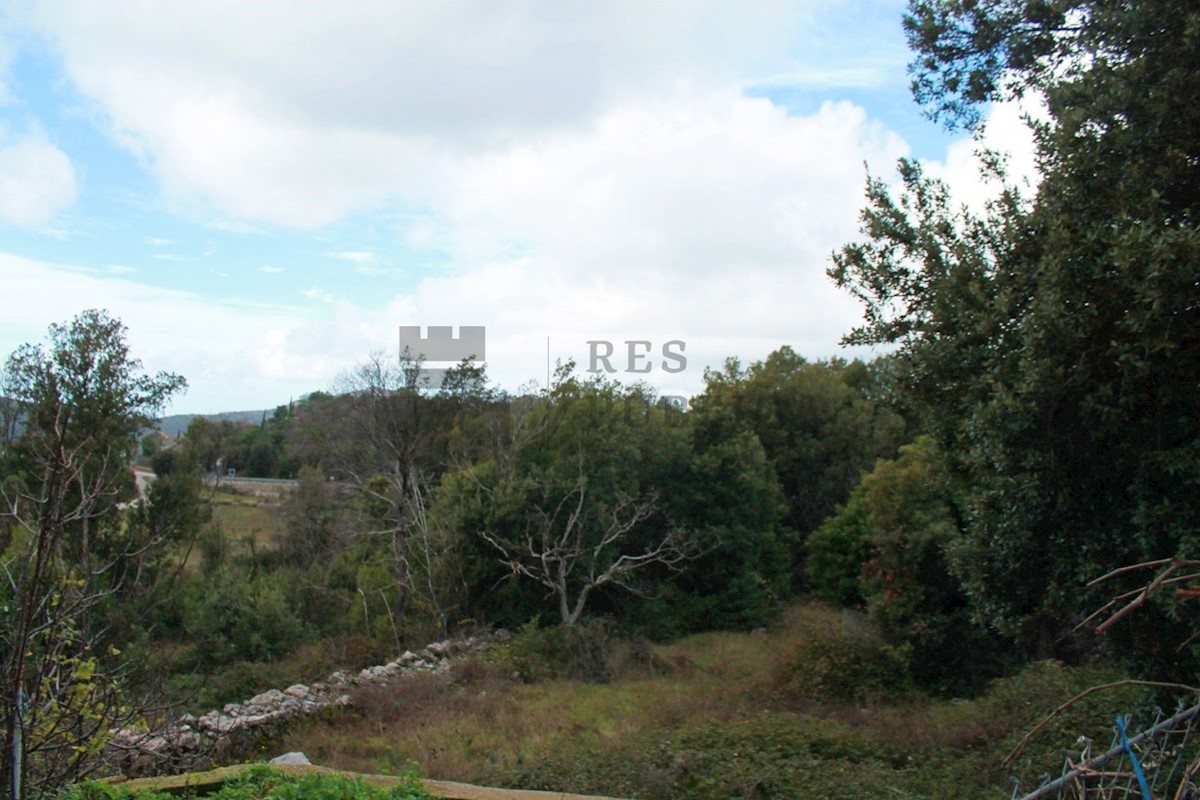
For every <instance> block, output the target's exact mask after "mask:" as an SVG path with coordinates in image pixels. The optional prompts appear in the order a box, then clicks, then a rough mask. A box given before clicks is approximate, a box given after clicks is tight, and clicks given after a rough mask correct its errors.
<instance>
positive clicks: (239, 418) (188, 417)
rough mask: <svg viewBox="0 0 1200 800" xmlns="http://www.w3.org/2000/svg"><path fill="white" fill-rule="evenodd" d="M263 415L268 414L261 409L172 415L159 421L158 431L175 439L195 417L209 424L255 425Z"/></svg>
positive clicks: (185, 430)
mask: <svg viewBox="0 0 1200 800" xmlns="http://www.w3.org/2000/svg"><path fill="white" fill-rule="evenodd" d="M264 414H268V412H267V411H264V410H263V409H261V408H260V409H257V410H255V411H223V412H221V413H220V414H172V415H171V416H169V417H163V418H162V419H161V420H159V423H158V429H159V430H160V431H162V432H163V433H165V434H167V435H169V436H176V437H177V436H182V435H183V434H184V433H185V432H187V429H188V425H191V424H192V420H194V419H196V418H197V417H203V418H204V419H206V420H208V421H210V422H222V421H224V420H229V421H230V422H250V423H255V424H257V423H259V422H261V421H262V418H263V415H264ZM268 416H269V414H268Z"/></svg>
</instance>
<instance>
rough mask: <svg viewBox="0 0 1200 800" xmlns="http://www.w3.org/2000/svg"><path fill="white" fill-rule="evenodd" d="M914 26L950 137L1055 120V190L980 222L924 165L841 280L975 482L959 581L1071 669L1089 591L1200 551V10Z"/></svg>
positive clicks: (869, 225)
mask: <svg viewBox="0 0 1200 800" xmlns="http://www.w3.org/2000/svg"><path fill="white" fill-rule="evenodd" d="M906 28H907V30H908V32H909V37H910V43H911V44H912V46H913V48H914V50H915V51H916V53H917V57H916V60H915V61H914V62H913V65H912V71H913V74H914V90H915V93H916V95H917V97H918V99H920V100H921V101H923V102H925V103H926V104H927V107H928V108H929V110H930V113H931V114H932V115H934V116H937V117H940V118H942V119H944V120H946V121H948V122H949V123H951V124H964V125H967V126H972V125H975V124H977V123H978V121H979V119H980V118H981V111H982V108H983V106H982V105H981V104H982V103H984V102H986V101H992V100H1002V99H1010V98H1012V97H1014V96H1018V95H1021V94H1023V93H1024V94H1035V95H1040V96H1041V97H1042V98H1044V100H1045V102H1046V106H1047V108H1048V111H1049V118H1048V119H1047V120H1046V121H1043V122H1040V123H1037V124H1036V125H1035V133H1036V139H1037V145H1038V167H1039V171H1040V173H1041V181H1040V183H1039V185H1038V188H1037V190H1036V194H1035V195H1034V196H1032V197H1028V198H1022V197H1021V196H1020V195H1019V194H1018V193H1017V192H1016V191H1015V190H1013V189H1011V188H1010V189H1007V190H1006V191H1004V192H1003V193H1002V194H1001V195H1000V196H999V197H998V199H997V200H995V201H994V202H993V203H992V204H991V205H990V206H989V207H988V209H987V210H986V212H983V213H980V214H972V213H971V212H969V211H966V210H964V209H962V208H958V207H956V204H955V203H954V201H953V199H952V197H951V196H950V195H949V193H948V190H947V189H946V187H944V186H942V185H941V184H939V183H937V182H935V181H931V180H929V179H927V178H926V177H925V176H924V175H923V174H922V172H921V170H920V168H919V167H918V166H917V165H916V164H914V163H911V162H904V163H902V164H901V176H902V180H903V187H902V189H901V190H900V192H899V194H898V195H896V196H893V194H892V193H891V192H890V191H889V190H888V188H887V186H886V185H885V184H884V183H883V182H882V181H879V180H872V181H871V182H870V183H869V186H868V201H869V204H868V207H867V208H866V210H865V211H864V214H863V220H864V225H863V233H864V234H865V240H864V241H862V242H857V243H853V244H850V245H847V246H846V247H845V248H843V249H842V250H841V252H840V253H838V254H837V255H835V258H834V264H833V266H832V267H831V269H830V275H831V276H832V277H833V279H834V280H835V281H836V282H837V283H838V284H839V285H840V286H842V287H844V288H846V289H847V290H849V291H851V292H852V293H853V294H855V295H856V296H857V297H858V298H859V299H860V300H862V301H863V303H864V307H865V311H866V315H865V320H866V321H865V324H864V325H863V326H862V327H860V328H858V329H856V330H855V331H853V332H851V333H850V334H849V336H848V337H847V340H848V341H852V342H858V343H867V342H871V343H893V344H896V345H898V346H899V351H898V356H897V361H898V364H900V365H901V366H900V369H899V370H898V374H899V377H900V380H901V382H902V387H903V390H904V391H905V392H906V393H907V394H908V395H909V396H910V397H911V398H912V399H913V400H914V402H915V403H917V404H919V405H920V406H921V407H922V409H923V411H924V413H925V414H926V415H927V418H928V419H929V420H930V422H931V424H932V426H933V428H934V431H935V432H936V434H937V436H938V438H939V444H940V446H941V448H942V450H943V451H944V452H945V453H946V454H947V459H948V462H949V465H950V468H951V470H952V471H954V472H955V473H956V474H957V475H958V476H959V477H961V478H963V479H965V481H966V486H967V489H966V491H965V494H964V501H963V513H964V533H963V537H962V539H961V540H960V541H958V542H956V543H954V544H953V545H952V546H951V548H950V549H951V550H952V551H953V552H952V555H953V558H952V563H953V569H954V571H955V574H956V575H957V576H958V577H959V579H961V580H962V581H963V584H964V586H965V587H966V588H967V590H968V592H969V594H970V596H971V598H972V601H973V602H974V604H975V606H976V609H977V610H978V611H979V612H981V613H982V614H983V615H984V616H985V617H986V618H987V619H988V620H989V621H990V622H992V623H993V624H994V625H996V626H997V627H999V628H1000V629H1002V630H1005V631H1007V632H1009V633H1011V634H1014V635H1018V636H1021V637H1023V639H1024V641H1026V643H1027V644H1028V645H1029V647H1030V648H1031V650H1032V651H1041V652H1048V651H1052V650H1053V649H1054V648H1055V642H1056V641H1057V640H1058V638H1057V637H1058V636H1059V635H1060V634H1061V633H1062V632H1063V630H1064V629H1069V628H1070V627H1071V623H1072V619H1073V618H1074V617H1075V615H1076V614H1078V612H1079V611H1081V610H1084V609H1085V608H1086V606H1088V604H1089V603H1091V602H1092V601H1093V600H1095V598H1094V597H1093V596H1091V595H1090V594H1089V592H1088V591H1086V590H1085V584H1086V583H1087V581H1088V580H1090V579H1092V578H1095V577H1098V576H1099V575H1100V574H1102V573H1104V572H1106V571H1107V570H1108V569H1110V568H1112V567H1114V566H1117V565H1120V564H1123V563H1132V562H1134V561H1138V560H1142V559H1146V558H1151V557H1167V556H1171V555H1175V554H1177V553H1182V554H1191V553H1193V552H1194V551H1195V548H1196V547H1197V545H1198V544H1200V537H1198V536H1197V529H1198V525H1200V509H1197V507H1196V504H1195V502H1194V498H1195V497H1196V496H1197V495H1198V490H1200V458H1198V457H1197V456H1198V454H1200V415H1198V414H1197V413H1196V411H1197V400H1196V398H1197V394H1196V375H1197V374H1200V231H1198V230H1197V225H1196V223H1197V212H1198V210H1200V209H1198V207H1197V200H1198V199H1200V137H1197V136H1196V133H1195V132H1196V131H1197V130H1200V102H1198V100H1200V97H1198V92H1200V46H1198V45H1200V41H1198V37H1200V9H1198V8H1197V7H1196V6H1195V4H1194V3H1188V2H1165V1H1164V0H1152V1H1151V2H1144V3H1103V2H1078V1H1077V2H1051V1H1049V0H1047V1H1044V2H1043V1H1039V2H1025V1H1024V0H1021V1H1020V2H1018V1H1017V0H992V1H991V2H988V1H986V0H985V1H981V2H965V0H964V1H962V2H960V1H958V0H954V1H952V2H933V1H927V0H915V1H914V2H913V3H912V4H911V5H910V13H909V15H908V17H907V19H906ZM1111 590H1112V587H1105V591H1111ZM1162 613H1163V614H1168V612H1166V611H1164V612H1162ZM1159 622H1160V623H1161V624H1168V623H1169V619H1168V618H1167V617H1163V618H1162V619H1161V620H1159ZM1125 633H1126V635H1128V636H1130V637H1133V638H1137V637H1138V636H1139V633H1138V632H1137V631H1135V630H1132V629H1130V630H1127V631H1126V632H1125ZM1152 649H1153V648H1151V647H1150V646H1149V645H1147V646H1146V647H1143V648H1141V650H1142V652H1143V655H1147V654H1148V653H1149V652H1150V651H1151V650H1152ZM1173 663H1176V664H1177V663H1180V662H1179V661H1178V659H1173ZM1160 666H1162V667H1163V668H1164V669H1165V668H1166V665H1165V663H1164V664H1163V665H1160Z"/></svg>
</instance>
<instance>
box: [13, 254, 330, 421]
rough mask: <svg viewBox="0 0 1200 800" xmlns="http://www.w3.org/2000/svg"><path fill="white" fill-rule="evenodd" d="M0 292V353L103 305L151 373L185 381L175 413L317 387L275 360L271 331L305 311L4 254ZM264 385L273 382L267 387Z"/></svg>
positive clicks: (307, 373) (299, 321)
mask: <svg viewBox="0 0 1200 800" xmlns="http://www.w3.org/2000/svg"><path fill="white" fill-rule="evenodd" d="M0 272H2V273H3V274H4V282H5V295H6V296H9V297H16V298H20V302H14V303H4V313H3V314H0V355H7V354H8V353H9V352H11V351H12V350H13V349H15V348H16V347H17V346H18V345H19V344H21V343H24V342H38V341H42V339H43V338H44V336H45V333H46V328H47V327H48V326H49V325H50V324H51V323H54V322H65V321H67V320H69V319H71V318H72V317H74V316H75V315H76V314H78V313H79V312H80V311H82V310H84V309H85V308H104V309H107V310H108V311H109V312H110V313H111V314H113V315H114V316H116V317H118V318H120V319H121V320H122V321H123V322H124V323H125V325H126V327H127V328H128V332H129V333H128V336H129V338H128V341H129V344H130V349H131V351H132V353H133V355H134V356H135V357H137V358H140V359H141V360H142V362H143V365H144V367H145V368H146V369H147V370H149V371H151V372H156V371H158V370H168V371H172V372H177V373H179V374H181V375H183V376H184V377H185V378H187V379H188V382H189V384H190V386H191V388H190V389H189V392H188V394H187V395H185V396H184V397H183V398H180V399H179V400H177V401H176V403H175V409H176V410H184V411H204V412H216V411H221V410H230V409H234V408H239V407H242V406H243V405H244V404H250V405H251V407H253V406H255V405H259V404H264V405H265V403H266V402H267V401H268V400H269V399H271V398H277V397H285V398H286V397H287V396H288V395H290V394H294V395H299V394H301V393H302V392H305V391H310V390H311V389H312V388H314V381H315V382H316V383H317V384H318V388H319V385H321V384H323V382H324V380H325V379H326V378H325V375H324V374H321V375H316V374H314V372H313V371H312V369H311V368H309V369H305V370H299V371H297V372H296V373H295V374H286V373H281V372H280V371H279V369H278V367H277V365H276V364H275V363H274V361H273V360H272V356H271V336H270V332H271V331H272V330H278V329H289V328H293V327H296V326H298V325H303V324H304V315H303V312H302V311H300V310H299V309H296V308H288V307H284V306H278V305H268V304H253V305H247V304H238V303H228V302H219V301H215V300H212V299H209V298H205V297H201V296H198V295H195V294H191V293H188V292H179V291H173V290H167V289H159V288H154V287H150V286H147V285H145V284H142V283H138V282H135V281H132V280H129V279H126V278H122V277H112V276H110V275H105V274H103V272H101V271H94V270H86V269H81V268H78V267H72V266H69V265H61V264H51V263H45V262H41V261H35V260H32V259H27V258H21V257H19V256H15V255H11V254H8V253H0ZM268 379H269V380H268Z"/></svg>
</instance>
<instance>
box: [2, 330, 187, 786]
mask: <svg viewBox="0 0 1200 800" xmlns="http://www.w3.org/2000/svg"><path fill="white" fill-rule="evenodd" d="M184 386H185V382H184V380H183V378H181V377H179V376H177V375H171V374H167V373H159V374H157V375H153V376H150V375H144V374H142V373H141V365H140V363H139V362H138V361H137V360H136V359H134V358H132V357H130V355H129V350H128V347H127V345H126V343H125V328H124V326H123V325H122V324H121V323H120V321H119V320H116V319H114V318H112V317H110V316H109V315H108V314H107V313H105V312H103V311H96V310H90V311H84V312H83V313H81V314H79V315H78V316H77V317H75V318H74V319H73V320H72V321H71V322H69V323H67V324H65V325H51V326H50V336H49V341H48V343H47V345H46V346H45V347H43V346H39V345H24V346H22V347H20V348H18V349H17V350H16V351H15V352H14V353H13V354H12V355H11V356H9V358H8V361H7V363H6V364H5V371H4V379H3V384H2V391H0V394H3V395H5V396H7V397H9V398H11V399H12V400H13V401H15V402H16V403H17V404H18V406H19V410H20V412H21V415H22V430H21V432H20V433H19V434H18V435H16V436H15V438H12V439H8V440H6V441H5V442H4V443H3V452H2V453H0V458H2V459H3V462H4V466H5V470H4V475H3V478H2V480H0V498H2V500H3V506H2V507H0V519H2V520H3V523H4V525H5V527H6V528H7V529H8V530H9V532H10V536H9V540H10V541H9V545H8V547H7V549H6V550H5V551H4V553H3V570H2V572H3V576H4V582H5V595H6V599H8V600H9V602H10V603H11V605H10V607H9V611H8V612H7V613H5V614H4V615H3V617H2V619H3V622H2V623H0V658H2V671H0V697H3V698H4V709H3V711H2V712H0V714H2V715H3V719H4V722H5V727H4V741H3V753H4V756H3V759H2V762H0V763H3V772H4V777H5V779H6V783H7V784H9V785H10V786H11V788H12V794H13V795H14V796H18V797H19V796H20V794H21V787H22V783H23V784H24V786H26V787H29V788H31V789H35V790H36V789H40V788H44V787H47V786H54V785H56V784H57V783H59V782H62V781H66V780H71V779H74V778H76V777H78V776H79V775H80V774H81V773H82V772H84V771H86V770H87V769H88V767H89V765H92V764H94V757H95V755H96V748H97V747H98V746H99V745H100V744H102V742H103V737H104V734H105V733H106V732H107V731H108V730H109V728H110V727H111V726H112V725H113V724H114V723H115V722H116V720H117V719H118V718H119V717H120V715H121V714H122V713H123V712H122V709H121V704H120V702H119V691H118V690H119V687H118V686H117V684H116V682H115V681H114V680H111V679H109V678H108V677H107V675H106V674H105V673H102V672H101V671H99V670H98V668H97V665H98V663H99V660H101V659H107V658H111V657H115V656H116V652H115V651H113V650H109V648H108V640H106V639H105V638H104V636H103V631H104V628H105V626H104V620H102V619H98V618H97V617H98V616H99V613H98V611H99V609H101V608H102V607H103V606H104V604H105V602H106V601H107V600H108V599H109V598H111V597H112V595H113V593H114V592H116V591H117V590H118V589H119V588H121V587H120V585H119V581H118V583H114V578H115V576H114V572H113V568H114V565H115V564H117V563H118V562H120V561H121V560H123V559H126V558H128V557H130V556H132V550H133V549H135V548H138V547H143V546H145V547H153V546H157V545H159V544H161V543H163V541H165V540H164V539H155V540H152V541H150V542H138V543H136V544H133V543H123V542H122V537H121V536H120V535H119V533H120V531H121V527H122V525H123V519H122V516H123V515H122V514H121V513H120V510H119V508H118V503H120V502H121V501H122V500H127V499H129V498H131V497H132V496H133V486H132V473H131V470H130V466H129V465H130V462H131V460H132V458H133V456H134V455H135V453H136V452H137V449H136V448H137V435H138V433H139V432H140V431H141V430H143V429H145V428H146V427H148V426H150V425H151V423H152V422H153V421H154V417H155V415H156V414H157V413H158V411H159V410H160V409H161V408H162V407H163V404H164V403H165V402H166V401H167V400H168V398H170V396H171V395H173V394H174V393H176V392H177V391H179V390H180V389H182V388H183V387H184ZM17 736H21V737H22V738H23V740H24V752H25V754H26V758H25V760H24V763H20V762H17V763H14V761H13V760H11V759H10V758H9V756H10V754H12V753H13V749H12V745H13V741H14V738H15V737H17ZM22 779H25V780H24V781H22Z"/></svg>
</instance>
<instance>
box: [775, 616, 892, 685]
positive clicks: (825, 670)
mask: <svg viewBox="0 0 1200 800" xmlns="http://www.w3.org/2000/svg"><path fill="white" fill-rule="evenodd" d="M908 658H909V650H908V648H906V647H892V646H891V645H888V644H886V643H885V642H883V641H882V640H881V639H880V638H879V637H878V636H876V635H875V634H873V633H870V632H855V633H850V632H846V631H843V630H840V629H838V628H835V627H832V626H816V627H813V628H811V629H810V630H809V631H807V633H806V635H805V636H804V637H803V638H802V639H801V640H800V641H799V642H798V643H797V644H796V645H795V647H794V648H792V650H791V651H790V652H786V653H785V654H784V655H783V656H781V657H780V658H778V659H777V660H776V662H775V664H774V665H773V668H772V682H773V685H774V688H775V690H776V691H778V692H779V694H780V695H782V696H783V697H784V698H787V699H798V698H814V699H824V700H838V701H859V702H864V701H868V700H881V699H884V698H885V697H892V698H895V697H896V696H897V695H900V694H903V693H905V692H906V690H908V689H909V688H910V684H911V679H910V677H909V665H908Z"/></svg>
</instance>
